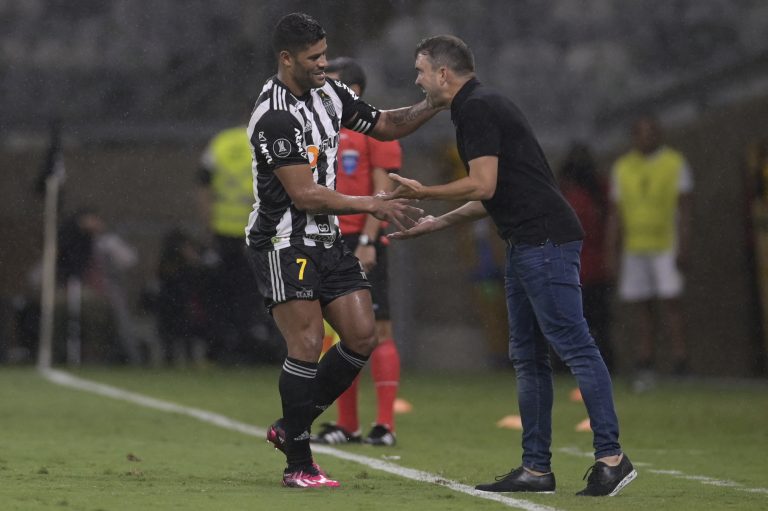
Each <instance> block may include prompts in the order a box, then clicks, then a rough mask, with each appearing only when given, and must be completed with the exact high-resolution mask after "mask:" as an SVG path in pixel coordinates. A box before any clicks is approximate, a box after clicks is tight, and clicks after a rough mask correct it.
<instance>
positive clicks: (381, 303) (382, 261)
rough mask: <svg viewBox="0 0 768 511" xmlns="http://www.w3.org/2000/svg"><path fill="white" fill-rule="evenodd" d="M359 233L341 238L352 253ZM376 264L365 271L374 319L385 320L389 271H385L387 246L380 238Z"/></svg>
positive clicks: (376, 244) (377, 246) (386, 318)
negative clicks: (369, 285) (369, 287)
mask: <svg viewBox="0 0 768 511" xmlns="http://www.w3.org/2000/svg"><path fill="white" fill-rule="evenodd" d="M359 238H360V234H345V235H344V236H343V237H342V239H343V240H344V243H346V244H347V246H348V247H349V250H350V251H351V252H352V253H353V254H354V252H355V250H356V249H357V242H358V239H359ZM374 246H375V247H376V266H374V267H373V269H372V270H371V271H369V272H368V273H367V277H368V282H370V283H371V299H372V300H373V312H374V314H375V315H376V319H377V320H380V321H386V320H389V319H390V316H389V272H388V271H387V266H388V264H387V247H386V245H384V244H382V243H381V241H380V240H376V243H375V244H374Z"/></svg>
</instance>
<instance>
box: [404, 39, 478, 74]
mask: <svg viewBox="0 0 768 511" xmlns="http://www.w3.org/2000/svg"><path fill="white" fill-rule="evenodd" d="M419 55H426V56H427V57H429V59H430V60H431V61H432V64H433V65H437V66H445V67H447V68H448V69H450V70H451V71H453V72H454V73H456V74H458V75H466V74H469V73H474V72H475V56H474V55H472V50H470V49H469V46H467V43H465V42H464V41H462V40H461V39H459V38H458V37H456V36H452V35H437V36H434V37H428V38H427V39H422V40H421V42H420V43H419V44H418V45H416V51H415V52H414V57H418V56H419Z"/></svg>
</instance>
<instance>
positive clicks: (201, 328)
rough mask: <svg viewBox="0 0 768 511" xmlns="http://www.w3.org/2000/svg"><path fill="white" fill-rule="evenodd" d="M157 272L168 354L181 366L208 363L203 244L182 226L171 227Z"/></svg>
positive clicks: (159, 312) (160, 315)
mask: <svg viewBox="0 0 768 511" xmlns="http://www.w3.org/2000/svg"><path fill="white" fill-rule="evenodd" d="M157 274H158V279H159V282H160V288H159V290H158V294H157V300H156V304H155V311H156V313H157V329H158V333H159V334H160V338H161V339H162V340H163V343H164V344H165V349H166V355H167V356H168V355H169V356H170V359H171V361H172V362H173V363H174V364H175V365H178V366H185V365H187V363H188V362H191V363H192V364H193V365H197V366H200V365H203V364H205V362H206V357H207V351H208V341H209V339H210V333H211V332H210V330H211V325H210V317H209V313H208V310H207V309H208V308H207V306H206V295H207V293H206V291H207V288H208V285H209V282H210V271H209V270H208V268H207V267H206V266H205V265H204V264H203V262H202V250H201V247H200V245H199V244H198V243H196V242H195V241H194V240H193V239H192V238H191V237H189V236H188V235H187V234H186V233H184V232H183V231H182V230H180V229H174V230H172V231H170V232H169V233H168V234H167V235H166V236H165V238H164V239H163V246H162V250H161V254H160V264H159V267H158V271H157Z"/></svg>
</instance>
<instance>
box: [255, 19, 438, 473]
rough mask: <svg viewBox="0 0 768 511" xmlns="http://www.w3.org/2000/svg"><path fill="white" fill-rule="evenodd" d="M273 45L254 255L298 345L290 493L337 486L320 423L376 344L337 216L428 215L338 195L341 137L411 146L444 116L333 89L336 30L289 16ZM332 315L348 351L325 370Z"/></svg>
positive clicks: (293, 358)
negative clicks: (331, 55)
mask: <svg viewBox="0 0 768 511" xmlns="http://www.w3.org/2000/svg"><path fill="white" fill-rule="evenodd" d="M272 42H273V49H274V52H275V55H276V58H277V75H276V76H273V77H272V78H270V79H269V80H267V82H266V84H265V85H264V87H263V89H262V91H261V94H260V95H259V97H258V99H257V101H256V105H255V107H254V109H253V112H252V114H251V119H250V121H249V123H248V130H247V132H248V138H249V140H250V141H251V145H252V146H253V154H254V161H253V181H254V194H255V198H256V200H255V203H254V208H253V211H252V212H251V214H250V217H249V220H248V225H247V227H246V242H247V246H248V250H247V253H248V256H249V260H250V261H251V265H252V267H253V269H254V273H255V275H256V278H257V284H258V287H259V290H260V292H261V293H262V295H263V296H264V297H265V303H266V305H267V307H268V309H269V310H270V312H271V314H272V316H273V317H274V319H275V322H276V323H277V326H278V328H279V329H280V332H281V333H282V335H283V337H284V338H285V341H286V345H287V348H288V355H287V357H286V359H285V362H284V363H283V368H282V371H281V373H280V380H279V390H280V398H281V401H282V410H283V417H282V418H281V419H279V420H278V421H276V422H275V424H273V425H272V426H271V427H270V428H269V431H268V434H267V439H268V440H269V441H271V442H272V443H273V444H274V445H275V447H277V448H279V449H280V450H282V451H283V452H284V453H285V455H286V459H287V465H288V466H287V468H286V469H285V470H284V472H283V484H284V485H285V486H289V487H300V488H306V487H319V486H338V485H339V484H338V482H337V481H334V480H332V479H329V478H328V477H326V476H325V474H324V473H323V472H322V471H321V470H320V469H319V468H318V467H317V465H316V464H315V463H314V461H313V459H312V452H311V449H310V445H309V438H310V428H311V424H312V422H313V421H314V419H315V418H316V417H317V416H318V415H320V414H321V413H322V412H323V411H324V410H325V409H326V408H327V407H328V406H330V405H331V403H333V401H334V400H335V399H336V398H337V397H338V396H339V395H341V393H342V392H343V391H344V390H346V388H347V387H349V385H350V384H351V383H352V381H353V380H354V379H355V378H356V377H357V375H358V373H359V372H360V369H361V368H362V367H363V366H364V365H365V363H366V362H367V360H368V356H369V355H370V353H371V352H372V351H373V349H374V347H375V346H376V344H377V338H376V330H375V322H374V314H373V306H372V303H371V294H370V290H369V289H370V284H369V283H368V281H367V279H366V275H365V272H363V271H362V268H361V266H360V262H359V261H358V259H357V258H356V257H355V256H354V255H353V254H352V253H351V252H350V251H349V249H347V248H346V247H345V245H344V244H343V243H342V241H341V239H340V237H339V225H338V220H337V217H336V215H342V214H353V213H365V214H371V215H373V216H375V217H376V218H378V219H380V220H387V221H391V222H393V224H394V225H395V226H397V227H398V228H399V229H405V228H407V227H408V226H411V225H413V221H412V220H410V216H412V215H419V214H421V213H422V212H421V210H418V209H416V208H414V207H412V206H409V205H408V204H407V201H402V200H401V201H396V202H389V201H385V200H382V199H380V198H377V197H369V196H364V197H363V196H349V195H343V194H340V193H338V192H336V191H335V190H334V188H335V184H336V172H337V158H336V157H337V153H338V147H339V131H340V129H341V127H342V126H345V127H347V128H350V129H352V130H354V131H357V132H360V133H363V134H366V135H371V136H373V137H376V138H378V139H383V140H390V139H394V138H400V137H403V136H405V135H408V134H409V133H411V132H413V131H414V130H415V129H416V128H418V127H419V126H420V125H422V124H423V123H424V122H426V121H427V120H428V119H430V118H431V117H432V116H433V115H434V114H435V113H436V112H437V111H439V109H438V108H434V107H433V106H432V105H430V104H429V103H428V102H427V101H426V100H424V101H421V102H420V103H418V104H416V105H413V106H411V107H406V108H401V109H397V110H389V111H380V110H377V109H376V108H374V107H372V106H370V105H368V104H367V103H365V102H363V101H361V100H360V99H359V98H358V97H357V95H356V94H355V93H354V92H352V91H351V90H350V89H349V88H348V87H347V86H345V85H344V84H342V83H341V82H337V81H333V80H326V76H325V67H326V65H327V60H326V50H327V47H328V46H327V44H326V38H325V31H324V30H323V28H322V27H321V26H320V24H319V23H318V22H317V21H316V20H314V19H313V18H311V17H310V16H308V15H306V14H302V13H293V14H288V15H286V16H284V17H283V18H282V19H281V20H280V21H279V22H278V23H277V25H276V27H275V30H274V33H273V39H272ZM323 317H325V318H326V319H327V320H328V323H330V325H331V326H332V327H333V328H334V329H335V330H336V331H337V332H338V333H339V335H340V337H341V342H339V343H338V344H336V345H335V347H334V348H333V349H332V350H330V351H329V352H328V353H326V355H325V356H324V357H323V359H322V362H321V363H319V364H318V359H319V357H320V350H321V347H322V341H323Z"/></svg>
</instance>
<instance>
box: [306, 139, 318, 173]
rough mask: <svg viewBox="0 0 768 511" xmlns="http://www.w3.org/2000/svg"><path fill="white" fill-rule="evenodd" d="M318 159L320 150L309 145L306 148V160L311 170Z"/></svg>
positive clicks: (315, 165)
mask: <svg viewBox="0 0 768 511" xmlns="http://www.w3.org/2000/svg"><path fill="white" fill-rule="evenodd" d="M319 157H320V148H319V147H317V146H316V145H310V146H307V160H308V161H309V166H310V167H312V168H313V169H314V168H315V167H317V160H318V158H319Z"/></svg>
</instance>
